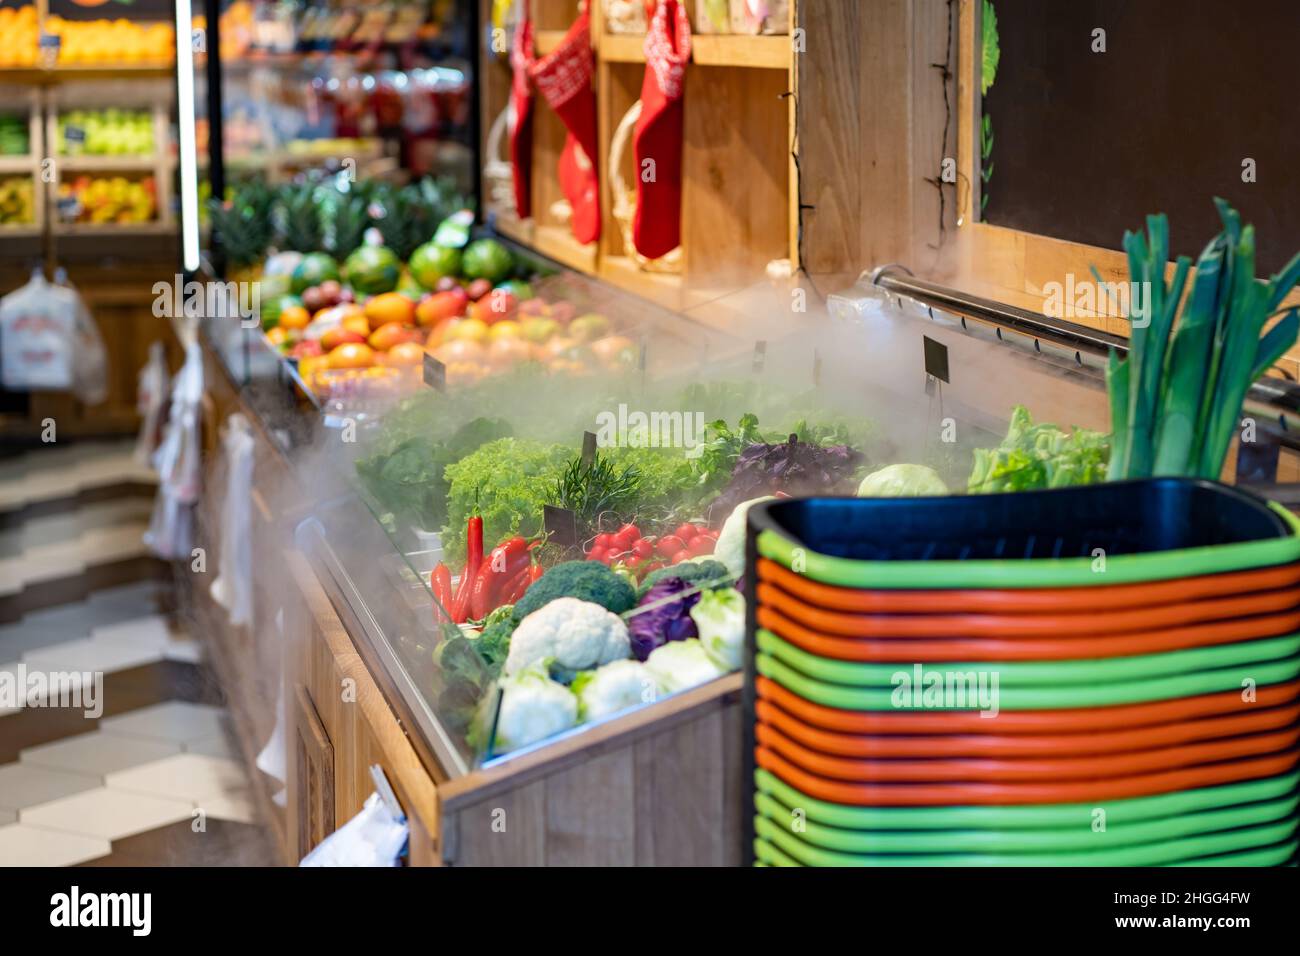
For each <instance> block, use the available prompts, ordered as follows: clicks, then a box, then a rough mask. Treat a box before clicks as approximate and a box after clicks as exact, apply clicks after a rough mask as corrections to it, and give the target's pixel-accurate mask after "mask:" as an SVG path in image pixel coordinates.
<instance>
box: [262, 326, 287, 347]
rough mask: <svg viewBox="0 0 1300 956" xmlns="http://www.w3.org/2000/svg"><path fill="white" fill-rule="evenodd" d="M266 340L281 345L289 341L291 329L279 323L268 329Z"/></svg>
mask: <svg viewBox="0 0 1300 956" xmlns="http://www.w3.org/2000/svg"><path fill="white" fill-rule="evenodd" d="M266 340H267V341H268V342H270V343H271V344H272V345H275V346H277V347H278V346H281V345H283V344H284V343H285V342H287V341H289V330H288V329H286V328H285V327H284V326H282V325H277V326H274V327H272V328H269V329H267V330H266Z"/></svg>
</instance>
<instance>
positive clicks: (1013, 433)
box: [966, 405, 1110, 494]
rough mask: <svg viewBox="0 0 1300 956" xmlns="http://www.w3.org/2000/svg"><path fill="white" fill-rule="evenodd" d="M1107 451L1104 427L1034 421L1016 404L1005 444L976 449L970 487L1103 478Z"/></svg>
mask: <svg viewBox="0 0 1300 956" xmlns="http://www.w3.org/2000/svg"><path fill="white" fill-rule="evenodd" d="M1109 456H1110V444H1109V441H1108V439H1107V437H1106V436H1105V435H1103V434H1101V433H1100V432H1094V431H1089V430H1088V429H1086V428H1076V429H1074V431H1073V432H1066V431H1065V430H1063V429H1061V428H1060V427H1058V426H1056V425H1051V424H1047V423H1043V424H1039V425H1035V424H1034V420H1033V418H1032V417H1031V416H1030V414H1029V409H1027V408H1025V406H1023V405H1017V406H1016V407H1015V408H1014V409H1012V412H1011V425H1010V427H1009V428H1008V429H1007V436H1006V438H1004V439H1003V440H1002V444H1000V445H998V447H996V448H977V449H975V466H974V469H973V470H972V471H971V476H970V479H969V480H968V481H967V482H966V490H967V491H968V492H969V493H971V494H987V493H992V492H998V491H1032V490H1034V489H1039V488H1064V487H1067V486H1069V485H1089V484H1095V483H1096V482H1099V481H1104V480H1105V478H1106V462H1107V460H1108V458H1109Z"/></svg>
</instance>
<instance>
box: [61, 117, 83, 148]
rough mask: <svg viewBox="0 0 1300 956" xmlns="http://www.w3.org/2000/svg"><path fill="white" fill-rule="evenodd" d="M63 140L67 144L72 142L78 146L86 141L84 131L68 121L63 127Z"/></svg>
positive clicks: (70, 144)
mask: <svg viewBox="0 0 1300 956" xmlns="http://www.w3.org/2000/svg"><path fill="white" fill-rule="evenodd" d="M63 140H64V142H66V143H67V144H68V145H69V146H72V145H74V144H75V145H77V146H80V145H82V144H83V143H85V142H86V131H85V130H84V129H82V128H81V127H80V126H73V125H72V124H71V123H69V124H68V125H67V126H65V127H63Z"/></svg>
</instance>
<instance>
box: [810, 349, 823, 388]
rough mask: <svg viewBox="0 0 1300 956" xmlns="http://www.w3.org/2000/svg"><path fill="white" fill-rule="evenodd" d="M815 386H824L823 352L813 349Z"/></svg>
mask: <svg viewBox="0 0 1300 956" xmlns="http://www.w3.org/2000/svg"><path fill="white" fill-rule="evenodd" d="M812 378H813V388H821V387H822V353H821V351H820V350H819V349H813V376H812Z"/></svg>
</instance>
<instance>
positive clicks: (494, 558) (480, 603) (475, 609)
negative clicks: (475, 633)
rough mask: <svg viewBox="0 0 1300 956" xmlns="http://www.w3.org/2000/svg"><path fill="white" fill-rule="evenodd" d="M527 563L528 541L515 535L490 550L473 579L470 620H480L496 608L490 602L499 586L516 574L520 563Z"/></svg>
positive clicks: (499, 588) (498, 590)
mask: <svg viewBox="0 0 1300 956" xmlns="http://www.w3.org/2000/svg"><path fill="white" fill-rule="evenodd" d="M527 561H528V541H527V540H526V539H524V538H522V537H519V536H517V535H516V536H515V537H513V538H511V539H510V540H509V541H505V542H503V543H501V544H499V545H497V546H496V547H495V548H493V549H492V553H491V554H490V555H489V556H488V558H487V559H486V560H485V561H484V562H483V567H481V568H480V569H479V572H478V575H477V576H476V577H475V578H474V586H473V590H471V591H470V596H469V614H470V618H471V619H472V620H475V621H478V620H481V619H482V618H484V617H486V616H487V614H488V612H489V611H491V610H492V609H493V608H495V607H496V606H497V605H496V604H492V603H491V602H492V600H493V598H494V597H495V595H496V594H498V593H499V592H500V590H501V585H502V584H503V583H504V582H506V581H508V580H509V579H510V577H511V576H512V571H513V573H514V574H518V573H519V571H518V569H519V567H520V563H521V562H527ZM512 563H513V564H514V568H513V569H512V568H511V564H512Z"/></svg>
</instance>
